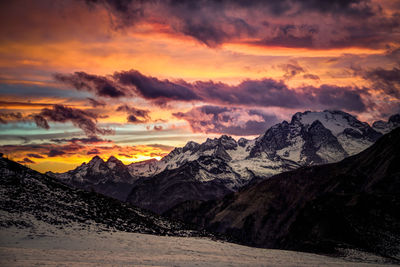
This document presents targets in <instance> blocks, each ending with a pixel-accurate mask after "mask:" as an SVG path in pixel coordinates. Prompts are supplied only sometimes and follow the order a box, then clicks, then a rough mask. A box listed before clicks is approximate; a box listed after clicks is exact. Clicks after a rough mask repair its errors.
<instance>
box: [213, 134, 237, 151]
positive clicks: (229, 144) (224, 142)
mask: <svg viewBox="0 0 400 267" xmlns="http://www.w3.org/2000/svg"><path fill="white" fill-rule="evenodd" d="M218 141H219V144H221V146H222V147H223V148H224V149H227V150H230V149H236V148H237V146H238V144H237V143H236V140H235V139H233V138H232V137H231V136H228V135H222V136H221V137H220V138H219V139H218Z"/></svg>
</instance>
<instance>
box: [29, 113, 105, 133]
mask: <svg viewBox="0 0 400 267" xmlns="http://www.w3.org/2000/svg"><path fill="white" fill-rule="evenodd" d="M97 118H98V115H96V114H94V113H92V112H89V111H84V110H81V109H75V108H69V107H65V106H63V105H54V106H53V108H52V109H48V108H44V109H42V111H41V112H40V113H39V114H37V115H34V120H35V122H36V125H37V126H38V127H41V128H44V129H49V128H50V126H49V124H48V122H47V121H53V122H63V123H65V122H72V124H74V125H75V126H76V127H79V128H81V129H82V130H83V131H84V132H85V134H86V135H88V136H96V135H97V134H102V135H105V134H112V133H113V131H112V130H110V129H103V128H99V127H97V125H96V123H97Z"/></svg>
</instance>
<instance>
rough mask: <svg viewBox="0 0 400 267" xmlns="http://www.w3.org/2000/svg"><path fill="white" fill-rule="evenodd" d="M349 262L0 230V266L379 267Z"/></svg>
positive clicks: (48, 230)
mask: <svg viewBox="0 0 400 267" xmlns="http://www.w3.org/2000/svg"><path fill="white" fill-rule="evenodd" d="M352 256H353V260H354V259H355V258H357V257H358V259H359V260H361V259H363V260H364V261H363V262H362V263H361V262H354V261H353V262H350V261H345V260H343V259H339V258H331V257H326V256H321V255H315V254H310V253H301V252H293V251H284V250H271V249H259V248H251V247H246V246H240V245H236V244H232V243H223V242H217V241H213V240H210V239H207V238H193V237H191V238H188V237H168V236H166V237H161V236H154V235H146V234H136V233H126V232H120V231H117V232H107V231H100V230H99V229H97V228H96V226H95V225H92V227H90V228H85V229H82V228H81V227H80V226H79V224H74V225H69V227H68V228H63V229H60V228H58V227H56V226H52V225H48V224H46V223H43V222H38V223H35V228H24V229H17V228H15V227H10V228H0V265H1V266H37V265H40V266H361V265H362V266H382V264H378V263H373V262H371V261H375V262H379V261H380V260H381V259H380V258H376V257H375V258H374V256H369V255H367V254H359V253H357V254H354V253H353V255H352ZM365 257H367V258H368V260H369V262H366V261H365V259H366V258H365ZM384 266H389V265H384Z"/></svg>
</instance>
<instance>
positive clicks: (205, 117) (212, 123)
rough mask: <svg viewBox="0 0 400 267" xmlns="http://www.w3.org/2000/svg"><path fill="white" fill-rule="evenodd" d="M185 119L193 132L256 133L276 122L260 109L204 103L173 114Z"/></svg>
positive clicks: (272, 116)
mask: <svg viewBox="0 0 400 267" xmlns="http://www.w3.org/2000/svg"><path fill="white" fill-rule="evenodd" d="M173 115H174V116H175V117H177V118H179V119H183V120H186V121H187V122H188V123H189V125H190V127H191V129H192V131H193V132H201V133H217V134H229V135H240V136H242V135H258V134H261V133H263V132H265V130H266V129H268V128H269V127H270V126H272V125H273V124H275V123H277V122H278V119H277V117H276V116H275V115H273V114H267V113H265V112H263V111H261V110H255V109H243V108H232V107H220V106H210V105H205V106H201V107H196V108H193V109H191V110H190V111H188V112H185V113H183V112H177V113H174V114H173Z"/></svg>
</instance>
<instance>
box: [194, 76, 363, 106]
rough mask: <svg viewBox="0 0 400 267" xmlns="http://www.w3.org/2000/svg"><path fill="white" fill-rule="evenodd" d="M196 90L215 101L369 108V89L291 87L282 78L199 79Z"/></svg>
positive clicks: (331, 86) (267, 104) (322, 86)
mask: <svg viewBox="0 0 400 267" xmlns="http://www.w3.org/2000/svg"><path fill="white" fill-rule="evenodd" d="M196 89H197V90H198V91H199V92H201V94H202V95H204V97H203V98H204V99H207V100H208V101H209V102H214V103H225V104H237V105H245V106H254V105H255V106H260V107H284V108H307V107H313V108H317V109H318V108H328V109H332V108H335V109H345V110H348V111H364V110H365V108H366V107H365V104H364V102H363V100H362V98H361V95H363V94H365V92H364V90H361V89H359V88H357V87H355V88H352V87H340V86H334V85H321V86H320V87H313V86H308V87H299V88H294V89H290V88H288V87H287V85H286V84H285V83H283V82H282V81H275V80H273V79H262V80H247V81H244V82H242V83H240V84H239V85H237V86H229V85H227V84H223V83H218V84H216V83H213V82H206V83H204V82H197V83H196Z"/></svg>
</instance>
